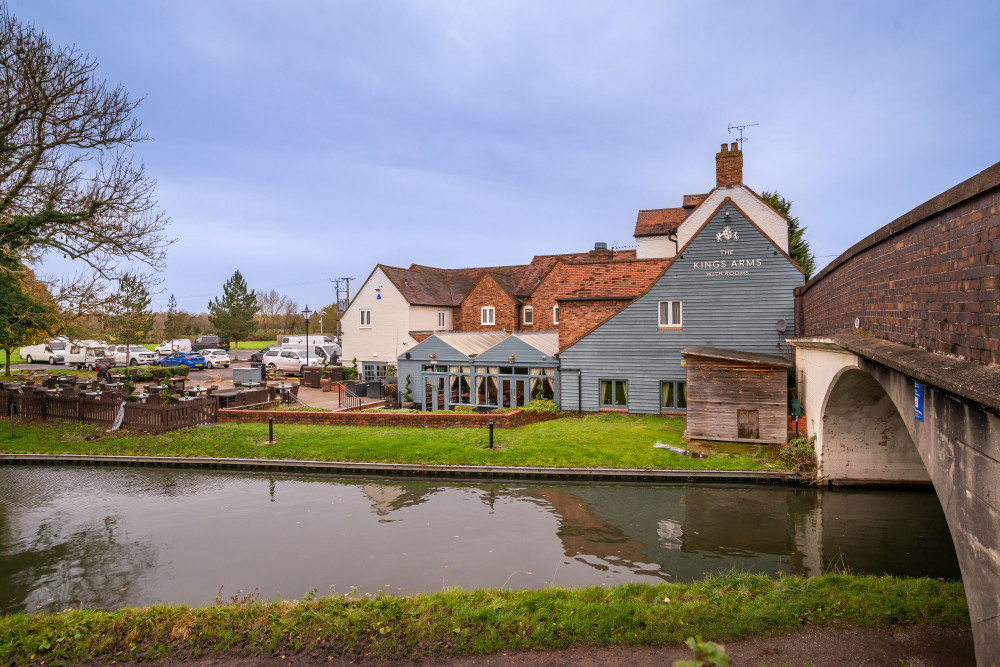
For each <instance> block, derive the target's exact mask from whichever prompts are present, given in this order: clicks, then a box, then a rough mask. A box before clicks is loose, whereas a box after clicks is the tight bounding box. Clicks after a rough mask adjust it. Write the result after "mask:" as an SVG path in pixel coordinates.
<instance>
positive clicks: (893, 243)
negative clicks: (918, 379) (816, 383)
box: [795, 163, 1000, 364]
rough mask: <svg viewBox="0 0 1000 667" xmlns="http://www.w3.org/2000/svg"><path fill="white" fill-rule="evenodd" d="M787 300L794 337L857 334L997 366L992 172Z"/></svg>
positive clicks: (998, 246) (999, 212) (996, 215)
mask: <svg viewBox="0 0 1000 667" xmlns="http://www.w3.org/2000/svg"><path fill="white" fill-rule="evenodd" d="M795 294H796V299H795V316H796V329H795V330H796V331H797V332H799V335H801V336H830V335H836V334H844V333H849V332H851V331H855V330H860V331H864V332H867V333H870V334H872V335H874V336H875V337H877V338H881V339H885V340H889V341H894V342H897V343H903V344H906V345H916V346H918V347H921V348H925V349H927V350H932V351H934V352H941V353H945V354H952V355H957V356H961V357H964V358H966V359H972V360H974V361H979V362H984V363H988V364H1000V163H997V164H995V165H993V166H992V167H990V168H988V169H986V170H985V171H983V172H981V173H979V174H977V175H976V176H973V177H972V178H970V179H968V180H967V181H965V182H963V183H960V184H959V185H957V186H955V187H954V188H951V189H950V190H948V191H947V192H944V193H942V194H940V195H938V196H937V197H934V198H933V199H931V200H930V201H928V202H926V203H924V204H922V205H920V206H918V207H917V208H915V209H913V210H912V211H910V212H909V213H907V214H905V215H903V216H901V217H900V218H898V219H896V220H895V221H893V222H891V223H890V224H888V225H886V226H885V227H882V228H881V229H879V230H878V231H876V232H874V233H873V234H871V235H869V236H868V237H867V238H865V239H863V240H861V241H859V242H858V243H856V244H855V245H854V246H852V247H851V248H849V249H848V250H847V251H846V252H844V253H843V254H842V255H841V256H840V257H838V258H837V259H836V260H834V261H833V262H831V263H830V265H829V266H827V267H826V268H824V269H823V270H822V271H821V272H820V273H819V274H817V275H816V276H815V277H813V278H812V279H811V280H809V281H808V282H807V283H806V284H805V285H803V286H802V287H799V288H797V289H796V290H795Z"/></svg>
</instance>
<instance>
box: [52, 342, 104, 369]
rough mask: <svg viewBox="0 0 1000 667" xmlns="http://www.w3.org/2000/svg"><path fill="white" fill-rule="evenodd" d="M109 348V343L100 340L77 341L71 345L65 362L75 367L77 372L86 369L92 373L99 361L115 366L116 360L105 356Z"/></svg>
mask: <svg viewBox="0 0 1000 667" xmlns="http://www.w3.org/2000/svg"><path fill="white" fill-rule="evenodd" d="M107 347H108V344H107V343H104V342H102V341H99V340H76V341H73V342H71V343H70V344H69V348H68V349H67V350H66V356H65V359H64V361H65V363H66V365H67V366H75V367H76V370H81V369H84V368H85V369H87V370H88V371H92V370H94V367H95V366H96V365H97V362H99V361H103V362H105V363H107V364H108V365H109V366H114V365H115V362H114V360H113V359H108V358H107V357H105V355H104V352H105V349H106V348H107Z"/></svg>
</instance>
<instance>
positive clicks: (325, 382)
mask: <svg viewBox="0 0 1000 667" xmlns="http://www.w3.org/2000/svg"><path fill="white" fill-rule="evenodd" d="M319 388H320V389H322V390H323V391H332V390H333V380H331V379H330V378H322V379H321V380H320V381H319Z"/></svg>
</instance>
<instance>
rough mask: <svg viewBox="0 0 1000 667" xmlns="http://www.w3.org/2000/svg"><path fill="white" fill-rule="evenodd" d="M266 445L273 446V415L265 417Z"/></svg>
mask: <svg viewBox="0 0 1000 667" xmlns="http://www.w3.org/2000/svg"><path fill="white" fill-rule="evenodd" d="M267 444H269V445H273V444H274V415H268V416H267Z"/></svg>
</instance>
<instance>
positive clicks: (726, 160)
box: [715, 141, 743, 188]
mask: <svg viewBox="0 0 1000 667" xmlns="http://www.w3.org/2000/svg"><path fill="white" fill-rule="evenodd" d="M742 184H743V151H741V150H740V149H739V144H737V143H736V142H735V141H734V142H733V144H732V146H730V147H729V148H727V147H726V145H725V144H722V150H721V151H719V152H718V153H716V154H715V186H716V187H719V188H728V187H732V186H734V185H742Z"/></svg>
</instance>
